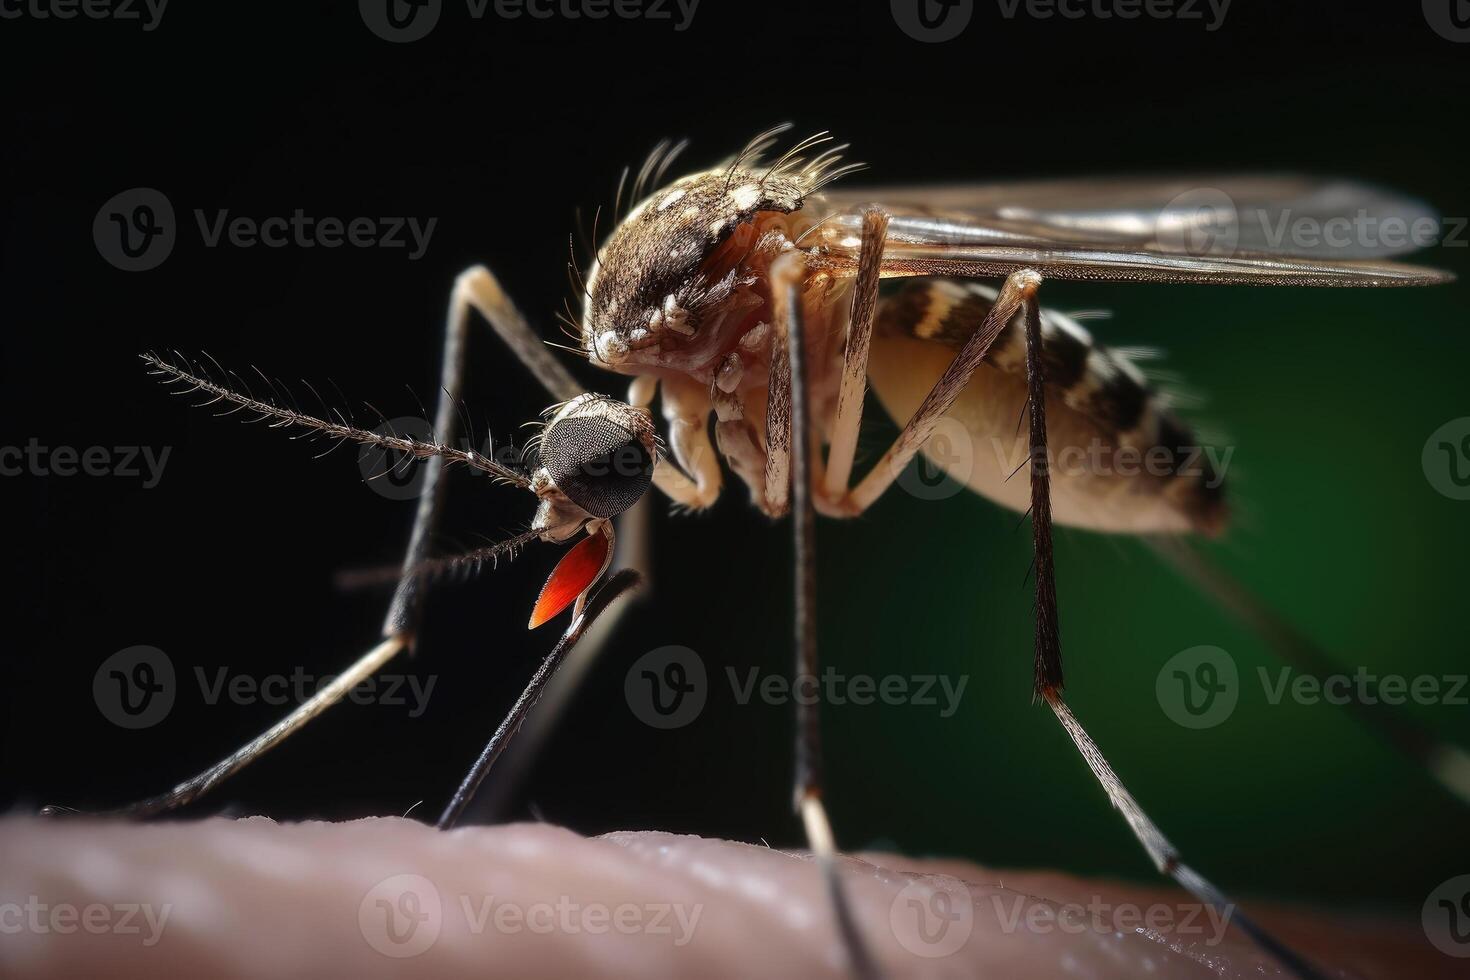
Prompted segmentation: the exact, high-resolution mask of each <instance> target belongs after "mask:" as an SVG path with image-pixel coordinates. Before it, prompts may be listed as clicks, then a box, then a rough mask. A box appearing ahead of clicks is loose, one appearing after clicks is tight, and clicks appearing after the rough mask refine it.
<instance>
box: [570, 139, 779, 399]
mask: <svg viewBox="0 0 1470 980" xmlns="http://www.w3.org/2000/svg"><path fill="white" fill-rule="evenodd" d="M803 194H804V185H803V182H802V181H801V180H799V179H797V178H795V177H791V176H784V175H779V174H775V173H763V172H761V171H758V170H745V169H741V168H734V167H732V168H726V169H720V170H712V171H708V172H706V173H701V174H695V175H693V176H690V177H685V178H683V179H681V180H677V181H674V182H673V183H672V184H669V185H668V186H666V187H664V188H662V189H660V190H658V191H655V192H654V193H653V194H650V195H649V196H648V197H647V198H645V199H644V200H643V201H642V202H641V203H640V204H639V205H638V206H637V207H636V208H634V210H633V211H632V213H630V214H629V215H628V216H627V217H626V218H624V219H623V221H622V223H621V224H619V225H618V226H617V228H616V229H614V231H613V233H612V236H611V237H610V238H609V239H608V240H607V243H606V244H605V245H604V246H603V248H602V249H601V251H600V252H599V253H598V257H597V260H596V261H595V262H594V264H593V266H592V270H591V274H590V275H589V276H588V277H587V298H586V305H585V309H584V311H583V316H582V343H583V346H584V348H585V349H586V351H587V353H588V355H589V357H590V358H591V359H592V361H593V362H594V363H596V364H599V365H601V366H602V367H606V368H611V369H612V370H617V371H625V372H628V373H636V372H638V371H640V370H644V369H647V368H649V367H656V366H673V365H676V364H677V365H679V366H684V367H686V368H692V367H698V366H700V365H702V364H703V363H707V362H708V361H710V360H713V359H715V358H716V357H718V356H719V355H720V354H722V353H724V351H725V350H728V349H729V347H730V346H731V345H733V343H734V341H735V340H736V339H738V336H739V329H738V328H739V326H740V324H741V323H742V322H743V321H745V320H746V319H747V318H748V316H749V315H750V314H751V313H752V312H754V311H756V310H758V309H759V307H761V306H762V305H764V302H765V297H764V296H763V295H762V294H761V290H760V288H759V287H760V283H759V282H758V280H759V278H760V277H759V275H758V274H754V273H753V272H752V271H751V270H750V269H749V268H747V266H746V264H745V263H746V260H747V259H748V258H749V257H750V255H751V253H752V252H753V250H755V249H756V248H757V246H759V245H762V244H765V245H768V246H772V247H776V248H779V247H780V241H781V239H780V238H772V239H769V240H768V241H766V242H765V243H762V241H761V239H762V238H763V237H764V236H765V234H766V233H767V232H771V231H775V229H773V228H772V227H771V222H770V221H768V220H763V219H769V218H780V217H782V216H785V215H789V214H791V213H793V212H795V211H797V210H799V209H800V208H801V204H802V197H803Z"/></svg>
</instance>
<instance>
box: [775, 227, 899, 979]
mask: <svg viewBox="0 0 1470 980" xmlns="http://www.w3.org/2000/svg"><path fill="white" fill-rule="evenodd" d="M802 273H803V267H802V264H801V260H800V257H799V256H798V255H791V256H788V257H786V258H783V259H780V260H778V261H777V263H776V264H775V265H774V266H773V267H772V280H773V283H774V285H775V290H774V293H775V300H776V333H777V336H783V335H784V337H785V340H786V349H787V363H788V365H789V370H790V379H789V380H790V386H791V403H790V415H789V418H790V425H791V486H792V490H791V502H792V520H791V524H792V528H793V531H794V537H795V551H796V616H795V620H796V630H795V640H796V674H795V678H794V683H797V684H800V683H801V682H802V680H803V678H810V679H811V680H813V681H814V680H815V679H816V677H817V618H816V598H817V589H816V511H815V509H814V508H813V506H812V487H811V461H812V457H811V453H810V451H809V447H810V435H811V419H810V410H809V405H808V403H807V385H806V373H805V364H804V348H805V336H804V334H803V325H802V316H801V285H802V278H803V275H802ZM822 785H823V779H822V732H821V715H820V713H819V706H818V703H817V699H815V698H797V699H796V788H795V797H794V802H795V805H796V811H797V813H798V814H800V816H801V820H802V825H803V827H804V828H805V830H806V837H807V843H808V844H809V846H810V847H811V849H812V854H813V855H814V856H815V858H816V860H817V864H818V866H819V867H820V868H821V871H822V875H823V877H824V878H825V879H826V882H827V891H828V895H829V897H830V899H831V902H832V908H833V911H834V913H835V915H836V919H837V930H838V934H839V935H840V936H841V939H842V944H843V947H844V949H845V950H846V951H847V955H848V959H849V962H850V965H851V967H852V970H853V973H854V974H855V975H857V976H859V977H876V976H878V970H877V966H876V965H875V964H874V962H873V959H872V955H871V954H870V953H869V952H868V949H867V946H866V944H865V943H864V942H863V939H862V935H861V934H860V933H859V931H858V928H857V922H856V920H855V918H854V917H853V913H852V906H851V904H850V903H849V901H848V899H847V894H846V891H845V890H844V889H843V887H842V879H841V877H840V875H839V874H838V869H837V845H836V841H835V840H834V838H833V835H832V826H831V823H830V821H829V820H828V819H827V811H826V807H824V806H823V805H822Z"/></svg>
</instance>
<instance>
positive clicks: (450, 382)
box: [42, 266, 580, 817]
mask: <svg viewBox="0 0 1470 980" xmlns="http://www.w3.org/2000/svg"><path fill="white" fill-rule="evenodd" d="M472 308H473V309H476V310H479V311H480V313H481V314H483V315H484V316H485V318H486V319H487V320H488V321H490V324H491V326H492V327H494V329H495V331H496V333H498V334H499V335H500V336H501V337H502V339H504V340H505V342H506V343H507V345H509V346H510V348H511V351H512V353H514V354H515V355H516V357H517V358H518V359H519V360H520V361H521V363H523V364H524V365H526V367H527V369H528V370H530V371H531V372H532V374H534V375H535V376H536V377H537V379H538V380H540V381H541V383H542V384H543V385H544V386H546V387H547V388H548V390H550V391H552V392H553V393H554V395H555V396H556V397H560V398H566V397H573V396H574V395H576V394H578V393H579V391H580V389H579V388H578V386H577V384H576V381H575V380H574V379H573V378H572V376H571V375H570V374H569V373H568V372H567V371H566V369H565V368H563V367H562V366H561V364H559V363H558V362H557V361H556V360H555V359H554V358H552V357H551V355H550V353H549V352H548V351H547V350H546V348H545V345H543V344H542V343H541V342H540V341H539V339H537V338H536V335H535V334H534V332H532V331H531V328H530V327H529V326H527V324H526V321H525V319H524V318H523V317H522V316H521V315H520V313H519V312H518V311H517V310H516V309H515V306H514V305H513V304H512V303H511V301H510V300H509V298H508V297H507V296H506V295H505V293H504V291H503V290H502V289H501V288H500V285H499V283H498V282H497V281H496V280H495V278H494V276H492V275H491V274H490V272H489V270H487V269H485V268H484V267H481V266H477V267H475V268H473V269H469V270H467V271H466V272H464V273H463V274H461V275H460V276H459V277H458V278H457V279H456V280H455V285H454V289H453V291H452V292H451V294H450V300H449V312H448V316H447V317H446V322H445V335H444V353H443V362H442V363H443V366H442V369H441V378H440V381H441V391H440V397H439V402H438V406H437V409H436V413H435V431H436V433H437V436H438V438H439V440H440V443H441V445H446V446H447V445H451V444H452V443H453V441H454V437H455V431H456V428H457V423H458V403H459V397H460V391H461V389H462V386H463V384H462V383H463V378H464V366H465V344H466V340H467V335H468V324H469V311H470V309H472ZM424 460H425V462H424V465H425V466H426V467H427V469H426V470H425V473H424V484H423V487H424V489H423V493H422V495H421V496H420V498H419V505H418V509H417V511H416V513H415V515H414V524H413V529H412V531H411V532H410V534H409V545H408V548H407V551H406V553H405V555H404V560H403V565H402V570H401V572H400V575H399V582H398V586H397V588H396V589H395V591H394V594H393V599H392V601H391V603H390V604H389V608H388V615H387V617H386V619H385V622H384V627H383V634H384V639H383V641H382V642H381V643H379V644H377V645H376V646H374V647H373V648H372V649H371V650H369V651H368V652H367V653H365V654H363V655H362V656H361V657H359V658H358V660H357V661H356V662H355V663H353V664H352V665H351V666H350V667H348V668H347V670H345V671H344V672H343V673H342V674H341V675H339V676H338V677H337V679H336V680H335V681H334V682H333V683H332V684H329V685H327V686H326V687H324V688H322V690H320V691H319V692H317V694H316V695H315V696H313V697H312V698H311V699H309V700H308V701H306V702H304V703H302V704H301V705H300V706H299V707H297V708H296V710H294V711H292V712H291V713H290V714H289V715H287V716H286V717H285V718H283V719H282V720H281V721H279V722H277V723H276V724H275V725H272V726H271V727H270V728H269V729H267V730H266V731H265V732H263V733H261V734H260V735H259V736H257V737H256V738H254V739H252V740H251V741H250V742H248V743H246V744H245V745H244V746H242V747H241V748H239V749H238V750H236V751H235V752H233V753H231V754H230V755H229V756H227V757H225V758H224V759H222V760H220V761H219V762H217V763H216V764H214V765H213V766H210V767H209V768H208V769H206V770H204V771H203V772H201V773H199V774H198V775H196V776H194V777H192V778H191V779H188V780H185V781H184V782H182V783H179V784H178V785H177V786H175V787H174V788H173V789H171V790H169V791H168V792H166V793H162V794H159V795H158V796H153V797H149V798H147V799H144V800H140V801H138V802H136V803H133V804H131V805H128V806H125V807H121V808H119V809H116V810H113V811H109V812H110V814H111V815H115V816H125V817H149V816H154V815H157V814H161V813H166V812H168V811H170V810H174V809H177V808H178V807H181V806H185V805H186V804H189V803H191V802H193V801H194V800H197V799H199V798H200V797H201V796H203V795H204V794H206V793H208V792H209V791H210V790H212V789H213V788H214V787H216V786H218V785H219V784H220V783H222V782H224V781H225V780H226V779H228V778H229V777H230V776H232V775H234V774H235V773H237V772H239V771H240V770H242V769H244V768H245V767H246V766H248V765H250V763H252V762H254V761H255V760H256V759H258V758H260V757H261V756H262V755H264V754H265V753H266V752H268V751H270V750H271V749H273V748H275V747H276V746H277V745H279V744H280V743H281V742H283V741H285V740H286V739H287V738H288V737H290V736H291V735H293V734H295V733H296V732H297V731H299V730H300V729H301V728H303V727H305V725H306V724H307V722H309V721H311V720H312V719H313V718H315V717H316V716H317V715H319V714H321V713H322V712H323V711H325V710H326V709H327V708H330V707H331V706H332V705H334V704H336V703H337V702H338V701H340V700H341V699H342V698H343V697H344V696H346V694H347V693H348V692H349V691H351V690H352V689H353V688H354V687H355V686H356V685H357V684H359V683H361V682H362V681H364V680H366V679H367V678H369V677H371V676H372V675H373V674H375V673H376V672H377V671H378V670H380V669H381V668H382V667H383V666H384V665H385V664H387V663H388V662H389V661H390V660H392V659H393V657H395V656H397V655H398V653H400V652H401V651H402V650H404V649H405V648H407V647H410V646H411V645H412V643H413V637H414V632H415V630H416V629H417V626H418V616H419V612H420V600H421V598H422V595H421V591H422V584H423V582H422V579H421V577H419V576H417V575H415V574H412V571H411V570H413V569H415V568H417V567H418V566H419V565H420V563H422V562H423V561H424V560H425V559H426V558H427V557H428V549H429V544H430V541H431V540H432V538H433V534H434V528H435V525H436V522H437V520H438V515H439V512H440V510H441V507H440V503H441V501H442V498H443V483H442V480H441V476H442V472H443V468H444V458H443V457H442V456H441V455H437V454H432V455H427V456H425V457H424ZM42 812H43V813H53V814H55V813H62V812H65V809H64V808H60V807H44V808H43V809H42Z"/></svg>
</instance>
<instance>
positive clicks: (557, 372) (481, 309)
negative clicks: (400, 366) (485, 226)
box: [449, 265, 585, 401]
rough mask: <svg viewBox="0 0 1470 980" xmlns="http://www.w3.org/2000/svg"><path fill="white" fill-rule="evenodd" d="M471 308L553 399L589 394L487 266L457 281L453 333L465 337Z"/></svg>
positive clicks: (451, 305)
mask: <svg viewBox="0 0 1470 980" xmlns="http://www.w3.org/2000/svg"><path fill="white" fill-rule="evenodd" d="M471 309H474V310H476V311H477V312H478V313H479V314H480V315H481V316H483V317H484V318H485V319H486V321H488V322H489V324H490V326H491V328H493V329H494V331H495V332H496V333H497V334H499V336H500V339H501V340H503V341H505V344H506V346H507V347H509V348H510V350H511V353H512V354H514V355H515V356H516V359H517V360H518V361H520V362H521V364H523V365H525V368H526V370H527V371H530V372H531V374H532V375H534V376H535V378H536V380H537V381H539V382H541V386H542V387H543V388H545V389H546V390H547V391H548V392H549V393H550V394H551V397H553V398H556V399H558V400H561V401H566V400H567V399H569V398H576V397H577V396H578V395H580V394H582V393H583V392H584V391H585V389H584V388H583V387H582V386H581V385H579V384H577V379H576V378H574V377H572V375H571V372H570V371H568V370H567V369H566V368H565V367H563V366H562V363H561V362H560V361H558V360H557V359H556V357H555V356H553V355H552V353H551V351H550V350H548V349H547V347H546V344H545V343H543V342H542V340H541V338H540V337H539V336H537V334H536V331H534V330H532V329H531V325H530V324H528V323H527V322H526V318H525V317H524V316H522V315H521V312H520V310H518V309H516V305H515V303H513V302H512V301H511V298H510V297H509V296H508V295H506V292H505V290H504V289H502V288H501V287H500V281H499V280H498V279H496V278H495V276H494V275H492V274H491V272H490V270H489V269H487V268H485V267H484V266H483V265H476V266H471V267H470V268H468V269H466V270H465V271H463V272H461V273H460V274H459V275H458V276H457V277H456V278H455V280H454V290H453V292H452V293H450V298H449V320H450V324H451V330H456V329H457V332H458V333H459V334H460V335H461V336H462V335H463V333H464V327H463V324H464V323H465V321H466V320H467V319H468V317H469V311H470V310H471ZM456 322H458V323H459V324H460V326H459V327H458V328H455V327H454V324H455V323H456Z"/></svg>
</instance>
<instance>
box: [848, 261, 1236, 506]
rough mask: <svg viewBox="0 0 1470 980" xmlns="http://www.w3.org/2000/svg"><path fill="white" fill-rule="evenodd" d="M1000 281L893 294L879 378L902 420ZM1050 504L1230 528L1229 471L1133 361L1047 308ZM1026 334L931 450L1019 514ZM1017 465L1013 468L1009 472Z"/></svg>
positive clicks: (987, 373) (885, 313)
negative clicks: (1227, 502) (1226, 485)
mask: <svg viewBox="0 0 1470 980" xmlns="http://www.w3.org/2000/svg"><path fill="white" fill-rule="evenodd" d="M995 296H996V292H995V290H994V289H992V288H990V287H988V286H985V285H982V284H979V283H974V282H967V281H962V280H952V279H927V280H921V281H914V282H911V283H909V284H907V285H905V286H904V287H903V288H902V289H901V290H900V291H898V292H897V293H895V294H894V295H892V296H889V297H887V298H885V299H884V300H883V302H882V305H881V306H880V308H879V311H878V319H877V324H876V328H875V331H874V341H873V343H874V349H873V356H872V359H871V361H870V363H869V372H868V373H869V378H870V380H871V382H872V385H873V388H874V390H875V391H876V392H877V394H878V398H879V400H880V401H881V402H882V403H883V406H884V408H885V409H886V410H887V411H888V412H889V414H890V415H891V416H892V417H893V418H894V419H895V420H897V421H900V422H901V421H902V420H904V419H907V418H909V417H910V416H911V415H912V414H913V413H914V411H915V410H916V409H917V408H918V406H919V403H920V402H921V401H922V400H923V398H924V396H925V394H927V392H928V391H929V389H930V388H931V387H932V386H933V384H934V382H935V381H936V380H937V379H938V378H939V376H940V375H941V374H942V373H943V371H944V369H945V368H946V367H948V365H949V362H950V361H951V360H952V359H953V357H954V352H955V350H956V349H957V348H958V347H959V346H960V345H961V344H962V343H963V342H964V341H965V339H966V338H968V337H969V336H970V334H971V333H972V332H973V331H974V330H975V329H976V328H977V327H978V326H979V325H980V323H981V322H982V321H983V320H984V318H985V314H986V313H987V312H988V311H989V309H990V306H991V304H992V303H993V302H994V300H995ZM1041 339H1042V376H1043V377H1044V378H1045V379H1046V382H1047V391H1048V400H1047V421H1048V427H1049V429H1050V462H1051V473H1052V497H1053V500H1052V512H1053V516H1054V518H1055V519H1056V520H1057V521H1058V522H1060V523H1063V524H1069V525H1072V526H1076V527H1085V528H1091V529H1094V530H1099V531H1114V532H1125V533H1135V534H1146V533H1157V532H1182V531H1198V532H1203V533H1207V534H1216V533H1218V532H1219V531H1221V530H1222V529H1223V528H1224V525H1225V522H1226V517H1227V508H1226V505H1225V498H1224V481H1223V472H1222V469H1223V467H1222V466H1221V463H1220V460H1221V457H1220V456H1219V454H1218V453H1217V452H1216V450H1215V449H1214V447H1205V446H1203V445H1200V443H1199V440H1197V439H1196V438H1195V436H1194V434H1193V431H1192V430H1191V429H1190V427H1189V426H1188V425H1187V424H1186V423H1185V422H1183V421H1182V420H1181V419H1180V418H1179V417H1178V416H1177V415H1176V414H1175V413H1174V412H1173V411H1172V410H1171V408H1170V406H1169V399H1168V396H1167V395H1166V394H1164V393H1163V392H1161V391H1160V390H1159V389H1157V388H1156V387H1155V386H1154V385H1152V384H1151V383H1150V382H1149V381H1148V379H1147V378H1146V377H1145V375H1144V374H1143V372H1142V371H1141V370H1140V369H1139V368H1138V366H1137V365H1136V364H1134V363H1133V362H1132V361H1131V360H1130V359H1129V358H1128V357H1126V356H1124V355H1123V354H1121V353H1119V352H1118V351H1115V350H1111V349H1109V348H1107V347H1105V346H1103V345H1102V344H1099V343H1097V342H1096V341H1095V340H1094V339H1093V337H1092V335H1091V333H1089V332H1088V331H1087V330H1086V329H1085V328H1084V327H1082V326H1081V325H1080V324H1079V323H1077V322H1076V321H1075V320H1073V319H1072V318H1070V317H1067V316H1064V315H1062V314H1060V313H1056V312H1054V311H1051V310H1043V311H1042V326H1041ZM1025 372H1026V361H1025V337H1024V335H1023V333H1022V331H1021V330H1020V329H1019V328H1018V325H1017V324H1016V323H1015V322H1013V323H1011V324H1010V325H1008V326H1007V327H1006V328H1005V329H1004V330H1003V331H1002V332H1001V334H1000V335H999V336H998V337H997V339H996V341H995V344H994V345H993V346H992V347H991V349H990V352H989V354H988V355H987V356H986V358H985V362H984V363H983V364H982V365H981V367H980V368H979V370H978V371H977V372H976V374H975V375H974V377H973V378H972V379H971V381H970V383H969V385H968V386H967V387H966V389H965V390H964V392H963V393H961V395H960V397H959V399H958V400H957V401H956V402H955V404H954V406H953V407H952V408H951V409H950V411H949V413H948V416H947V417H948V418H949V419H950V420H952V422H953V423H958V424H957V425H954V424H941V427H940V428H939V429H938V430H936V434H935V435H936V437H935V438H934V439H931V441H930V442H929V443H928V444H927V445H926V446H925V449H924V455H925V456H926V457H928V459H929V460H930V461H931V462H932V463H933V464H935V465H936V466H938V467H940V468H941V469H943V470H945V471H946V472H947V473H949V475H950V476H952V477H953V478H954V479H956V480H958V481H959V482H961V483H963V484H965V485H966V486H968V487H970V488H971V489H973V490H974V491H976V492H977V493H979V494H981V495H983V496H986V497H989V498H990V499H992V500H995V501H996V502H998V503H1000V504H1002V505H1004V506H1007V507H1010V508H1012V509H1014V510H1018V511H1024V510H1025V509H1026V508H1027V507H1028V506H1030V499H1031V498H1030V489H1029V485H1028V481H1027V477H1026V474H1025V473H1024V472H1017V470H1018V469H1020V468H1022V464H1023V463H1024V462H1025V460H1026V458H1027V452H1028V445H1027V429H1026V427H1025V426H1024V425H1023V424H1022V419H1023V413H1024V411H1025V406H1026V374H1025ZM1013 474H1014V476H1013Z"/></svg>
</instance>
